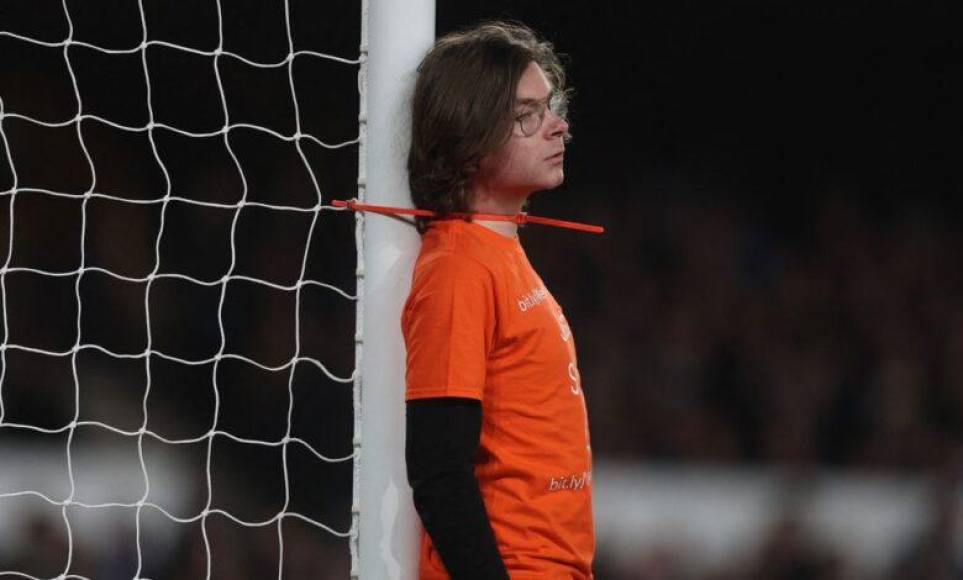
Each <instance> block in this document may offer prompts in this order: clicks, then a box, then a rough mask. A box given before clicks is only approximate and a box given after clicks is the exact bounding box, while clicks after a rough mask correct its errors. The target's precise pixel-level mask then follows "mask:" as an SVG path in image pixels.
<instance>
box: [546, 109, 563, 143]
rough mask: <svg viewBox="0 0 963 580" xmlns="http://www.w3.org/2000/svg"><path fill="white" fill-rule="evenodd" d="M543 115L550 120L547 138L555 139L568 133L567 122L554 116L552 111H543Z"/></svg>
mask: <svg viewBox="0 0 963 580" xmlns="http://www.w3.org/2000/svg"><path fill="white" fill-rule="evenodd" d="M545 115H546V116H547V117H548V118H549V120H551V124H550V125H549V128H548V137H549V138H553V139H554V138H556V137H559V136H561V135H565V134H566V133H568V121H566V120H565V119H563V118H562V117H559V116H558V115H556V114H555V113H554V112H553V111H551V110H549V111H545Z"/></svg>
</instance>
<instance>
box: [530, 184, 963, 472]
mask: <svg viewBox="0 0 963 580" xmlns="http://www.w3.org/2000/svg"><path fill="white" fill-rule="evenodd" d="M823 200H824V201H823V202H822V203H819V204H818V207H816V208H815V209H813V210H812V211H811V212H810V215H799V216H792V217H783V218H782V219H775V220H774V219H773V216H772V215H771V214H768V215H763V216H761V217H760V216H758V215H753V214H752V213H751V212H750V211H749V210H747V209H743V208H742V207H741V206H740V205H739V204H738V203H732V202H731V201H730V202H727V201H726V200H722V201H712V200H702V201H694V200H692V199H689V200H680V201H674V202H669V203H665V204H662V205H659V206H657V207H654V208H653V209H652V211H651V212H646V211H637V210H634V211H632V212H621V213H619V212H614V211H607V212H605V213H601V212H600V213H601V215H602V217H601V219H602V221H603V222H605V223H606V225H608V226H609V232H608V233H607V234H606V236H608V237H609V239H608V240H606V241H604V242H600V241H592V240H589V241H585V242H583V243H576V242H574V241H573V242H571V243H569V245H570V246H571V249H569V248H566V252H551V251H547V250H548V248H547V247H546V246H545V245H544V244H543V243H542V240H541V239H537V242H538V243H537V244H536V248H535V250H534V251H532V252H530V253H531V254H535V255H534V256H533V262H535V263H536V266H537V267H539V268H540V269H541V271H542V272H543V277H544V278H546V281H547V282H548V283H549V284H550V288H551V289H552V291H553V292H554V293H555V294H556V295H557V297H559V301H560V302H561V303H562V304H563V306H564V307H565V308H566V313H567V315H568V317H569V319H570V321H571V322H572V325H573V328H574V330H575V332H576V339H578V338H581V341H580V342H579V344H578V351H579V358H580V367H581V369H582V373H583V375H584V376H585V377H586V378H585V381H586V395H587V396H588V398H589V408H590V420H591V421H592V433H593V449H595V450H596V453H597V454H601V455H610V456H618V457H625V458H644V459H647V460H664V461H707V462H733V463H737V464H757V463H764V464H770V463H778V464H784V463H791V464H820V465H827V466H841V467H850V468H854V467H859V468H887V469H900V470H905V469H911V470H929V469H938V468H940V467H941V466H943V465H945V463H946V462H947V461H948V460H950V459H952V458H953V457H954V456H955V455H956V454H957V453H958V452H959V450H960V448H961V442H963V252H960V250H961V248H963V245H961V241H963V240H961V235H960V233H959V231H958V230H955V229H954V228H953V227H952V224H951V223H950V222H949V219H948V217H947V216H945V215H942V214H940V213H939V209H938V208H926V207H925V206H922V207H913V206H912V205H910V204H908V203H906V204H902V205H900V206H898V207H895V208H892V210H891V211H874V209H873V207H872V206H871V205H867V204H861V203H859V202H858V201H854V200H852V199H850V200H847V199H845V198H844V197H843V196H838V197H835V198H834V196H831V195H830V196H825V197H823ZM540 238H544V236H540ZM572 253H575V254H580V255H576V256H573V255H572Z"/></svg>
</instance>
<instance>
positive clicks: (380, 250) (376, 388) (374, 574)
mask: <svg viewBox="0 0 963 580" xmlns="http://www.w3.org/2000/svg"><path fill="white" fill-rule="evenodd" d="M363 20H364V22H365V28H364V29H363V30H362V54H367V60H366V63H365V64H363V65H362V83H361V86H362V99H361V100H362V107H363V108H362V114H361V118H362V123H361V126H362V130H361V143H362V150H363V151H362V155H361V166H360V171H359V189H360V191H361V194H362V195H363V196H364V200H365V201H367V202H368V203H373V204H379V205H389V206H401V207H411V199H410V197H409V190H408V182H407V171H406V167H405V162H406V159H405V155H406V152H407V145H408V142H407V138H406V135H407V133H408V132H407V131H406V129H407V126H406V124H405V121H406V119H407V115H406V114H405V111H406V108H407V105H408V95H410V92H411V88H412V86H413V81H414V71H415V69H416V68H417V66H418V63H419V62H420V60H421V57H422V56H423V55H424V53H425V51H427V50H428V48H429V47H430V46H431V44H432V42H433V41H434V36H435V5H434V0H407V1H405V2H398V1H393V0H368V8H367V14H366V17H365V18H364V19H363ZM359 215H360V214H359ZM359 219H361V220H362V222H361V224H362V227H363V228H364V236H363V246H364V248H365V252H364V262H363V264H362V265H361V266H360V267H359V287H363V289H364V292H363V294H362V296H363V300H364V308H362V309H359V313H362V314H363V316H364V319H363V320H361V319H360V318H359V323H358V327H359V328H361V329H363V337H364V352H365V355H364V356H363V357H362V358H361V374H360V381H361V388H360V389H358V390H357V391H356V392H357V393H358V394H359V396H361V405H360V413H358V412H357V408H356V416H360V418H361V425H360V428H359V429H358V430H356V433H360V436H361V438H360V441H357V440H356V444H357V443H361V444H362V445H361V447H360V457H361V461H360V465H359V468H360V473H359V476H357V477H355V485H356V487H355V497H356V498H357V501H358V504H357V506H356V509H357V510H360V528H359V529H360V545H359V553H360V556H361V557H360V577H361V578H362V579H368V578H371V579H375V578H386V579H392V580H396V579H397V580H407V579H414V578H417V554H418V546H417V541H418V528H417V516H416V515H415V513H414V508H413V505H412V501H411V491H410V489H409V487H408V482H407V478H406V475H405V473H406V472H405V468H404V462H403V458H404V433H405V424H404V413H403V409H404V391H405V388H404V376H405V350H404V342H403V339H402V336H401V327H400V323H399V321H400V317H401V310H402V307H403V306H404V301H405V297H406V296H407V294H408V290H409V287H410V283H411V270H412V267H413V265H414V260H415V257H416V256H417V253H418V246H419V239H418V235H417V233H416V232H415V231H414V229H413V228H412V227H411V226H410V225H409V224H407V223H406V222H402V221H399V220H395V219H392V218H389V217H386V216H383V215H378V214H372V215H370V216H367V217H359ZM362 279H363V283H362V281H361V280H362ZM372 443H373V444H372Z"/></svg>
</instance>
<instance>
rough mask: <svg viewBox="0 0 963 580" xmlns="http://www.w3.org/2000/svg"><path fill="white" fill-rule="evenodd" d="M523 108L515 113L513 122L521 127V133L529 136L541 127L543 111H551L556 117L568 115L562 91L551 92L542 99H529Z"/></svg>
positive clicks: (566, 103)
mask: <svg viewBox="0 0 963 580" xmlns="http://www.w3.org/2000/svg"><path fill="white" fill-rule="evenodd" d="M524 106H525V109H524V110H523V111H522V112H521V113H519V114H517V115H515V122H516V123H518V128H519V129H521V131H522V135H524V136H526V137H531V136H532V135H534V134H535V133H537V132H538V130H539V129H540V128H541V127H542V122H543V121H544V120H545V111H551V112H552V113H553V114H554V115H555V116H556V117H559V118H560V119H563V120H565V119H566V118H567V117H568V99H567V98H566V97H565V94H564V93H552V95H551V96H550V97H548V98H547V99H545V100H543V101H529V102H526V104H525V105H524Z"/></svg>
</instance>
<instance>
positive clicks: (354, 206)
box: [331, 199, 605, 234]
mask: <svg viewBox="0 0 963 580" xmlns="http://www.w3.org/2000/svg"><path fill="white" fill-rule="evenodd" d="M331 205H333V206H334V207H346V208H348V209H350V210H354V211H370V212H374V213H382V214H399V215H416V216H422V217H437V215H436V214H435V212H433V211H431V210H428V209H412V208H407V207H391V206H387V205H371V204H367V203H358V202H357V201H356V200H354V199H349V200H347V201H345V200H341V199H334V200H331ZM451 216H452V217H456V218H465V217H473V218H475V219H480V220H490V221H499V222H515V223H517V224H524V223H529V222H531V223H533V224H541V225H545V226H553V227H557V228H566V229H570V230H578V231H580V232H589V233H592V234H601V233H602V232H604V231H605V228H603V227H602V226H594V225H591V224H583V223H579V222H570V221H565V220H557V219H552V218H545V217H538V216H534V215H528V214H527V213H525V212H521V213H518V214H515V215H504V214H498V213H461V212H459V213H453V214H451Z"/></svg>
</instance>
